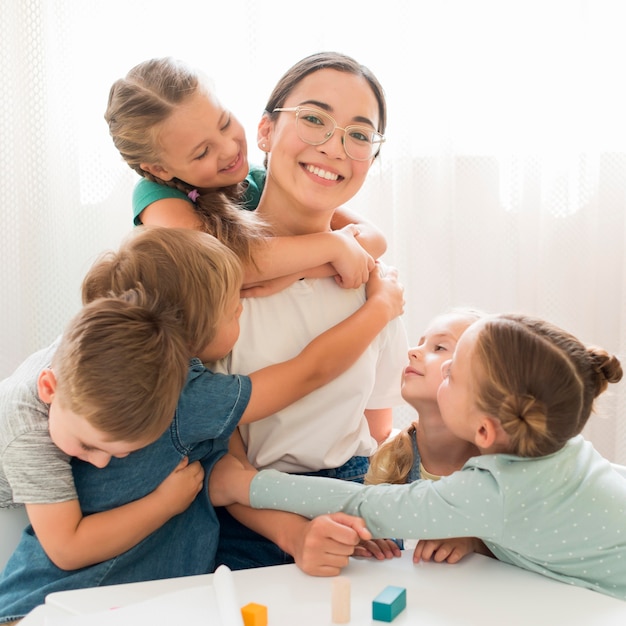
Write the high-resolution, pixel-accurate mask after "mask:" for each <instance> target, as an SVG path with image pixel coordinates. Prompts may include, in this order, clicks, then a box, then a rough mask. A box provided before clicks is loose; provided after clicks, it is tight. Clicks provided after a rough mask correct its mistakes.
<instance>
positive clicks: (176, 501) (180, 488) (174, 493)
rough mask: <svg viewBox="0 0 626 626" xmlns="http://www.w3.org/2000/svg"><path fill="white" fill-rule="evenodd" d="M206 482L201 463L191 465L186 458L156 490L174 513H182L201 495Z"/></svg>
mask: <svg viewBox="0 0 626 626" xmlns="http://www.w3.org/2000/svg"><path fill="white" fill-rule="evenodd" d="M203 482H204V468H203V467H202V465H200V461H194V462H193V463H191V464H190V463H189V459H187V457H185V458H184V459H183V460H182V461H181V462H180V463H179V464H178V465H177V466H176V468H175V469H174V471H173V472H172V473H171V474H170V475H169V476H168V477H167V478H166V479H165V480H164V481H163V482H162V483H161V484H160V485H159V486H158V487H157V488H156V489H155V494H156V495H158V496H159V497H160V498H161V499H162V500H163V501H164V502H165V503H166V506H167V507H168V510H170V511H172V512H173V515H177V514H178V513H182V512H183V511H185V510H186V509H187V507H188V506H189V505H190V504H191V503H192V502H193V500H194V498H195V497H196V496H197V495H198V493H200V489H202V483H203Z"/></svg>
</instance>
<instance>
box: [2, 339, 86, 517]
mask: <svg viewBox="0 0 626 626" xmlns="http://www.w3.org/2000/svg"><path fill="white" fill-rule="evenodd" d="M58 342H59V340H58V339H57V340H56V341H55V342H54V343H53V344H52V345H51V346H49V347H48V348H45V349H43V350H40V351H39V352H36V353H35V354H32V355H31V356H29V357H28V358H27V359H26V360H25V361H24V363H22V364H21V365H20V366H19V367H18V368H17V369H16V370H15V372H14V373H13V374H12V375H11V376H9V377H8V378H5V379H4V380H3V381H2V382H0V507H4V508H6V507H14V506H18V505H19V504H48V503H56V502H66V501H68V500H76V499H77V497H78V496H77V495H76V489H75V487H74V479H73V477H72V468H71V466H70V457H69V456H68V455H66V454H65V453H64V452H62V451H61V450H60V449H59V448H57V446H55V445H54V443H52V440H51V439H50V434H49V432H48V405H47V404H45V403H44V402H42V401H41V400H40V399H39V395H38V393H37V379H38V377H39V373H40V372H41V370H43V369H44V368H46V367H50V362H51V360H52V355H53V354H54V351H55V350H56V347H57V345H58Z"/></svg>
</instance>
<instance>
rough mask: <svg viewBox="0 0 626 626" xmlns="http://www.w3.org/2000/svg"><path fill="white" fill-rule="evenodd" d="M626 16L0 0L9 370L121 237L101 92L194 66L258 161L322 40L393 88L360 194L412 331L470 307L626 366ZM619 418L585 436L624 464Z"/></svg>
mask: <svg viewBox="0 0 626 626" xmlns="http://www.w3.org/2000/svg"><path fill="white" fill-rule="evenodd" d="M625 18H626V8H624V3H623V2H622V1H621V0H614V1H611V0H593V2H590V1H584V0H539V1H537V0H524V1H519V2H518V1H514V0H437V1H436V2H433V1H432V0H387V1H386V2H383V3H381V2H374V1H372V0H339V1H337V0H332V1H329V0H316V2H314V3H294V2H287V1H285V2H282V1H278V0H265V1H264V2H258V1H257V0H229V2H224V3H213V2H209V1H205V2H199V1H197V0H194V1H190V0H178V1H177V2H175V3H172V2H171V0H167V1H166V0H151V1H144V0H139V1H135V2H133V1H132V0H107V1H106V2H102V1H100V0H0V81H1V83H0V84H1V87H0V89H1V90H2V91H1V100H0V217H1V225H2V229H1V231H0V289H1V293H2V307H1V323H0V342H1V352H0V377H4V376H6V375H8V374H9V373H10V372H11V371H12V370H13V369H14V368H15V367H16V366H17V365H18V364H19V362H20V361H21V360H22V359H23V358H24V357H25V356H26V355H28V354H29V353H31V352H32V351H34V350H36V349H38V348H40V347H43V346H44V345H46V344H47V343H49V342H50V341H52V339H53V338H54V337H55V336H56V335H57V334H58V333H59V332H60V331H61V330H62V328H63V326H64V324H65V323H66V321H67V320H68V319H69V317H70V316H71V315H72V314H73V313H74V312H75V311H76V310H77V308H78V306H79V300H80V298H79V287H80V281H81V279H82V276H83V275H84V273H85V271H86V270H87V268H88V267H89V265H90V264H91V263H92V261H93V260H94V259H95V258H96V256H97V255H98V254H99V253H100V252H101V251H103V250H105V249H108V248H112V247H116V246H117V244H118V243H119V241H120V239H121V238H122V237H123V236H124V235H125V234H126V233H127V232H128V231H129V230H130V228H131V210H130V194H131V190H132V186H133V184H134V182H135V175H134V174H133V173H132V172H131V170H130V169H129V168H128V167H127V166H126V165H125V164H124V163H123V162H122V161H121V159H120V157H119V155H118V154H117V153H116V151H115V149H114V147H113V145H112V142H111V140H110V138H109V136H108V132H107V128H106V124H105V122H104V120H103V113H104V109H105V106H106V100H107V96H108V90H109V87H110V85H111V83H112V82H113V81H114V80H115V79H116V78H118V77H120V76H122V75H124V74H125V73H126V71H127V70H128V69H130V67H132V66H133V65H135V64H136V63H138V62H140V61H142V60H144V59H147V58H150V57H153V56H163V55H172V56H175V57H179V58H182V59H184V60H187V61H189V62H191V63H193V64H195V65H198V66H200V67H202V68H203V69H204V70H205V71H206V72H207V73H208V74H209V75H211V76H212V77H213V78H214V80H215V82H216V85H217V88H218V92H219V94H220V96H221V98H222V100H223V102H224V103H225V104H226V105H227V106H229V107H230V108H231V109H232V110H233V111H234V112H235V114H236V115H237V116H238V117H239V118H240V119H241V120H242V122H243V123H244V125H245V127H246V129H247V132H248V137H249V146H250V157H251V160H252V161H256V162H260V160H261V154H260V153H259V152H258V151H257V149H256V146H255V144H256V141H255V136H256V122H257V120H258V118H259V116H260V114H261V112H262V109H263V105H264V103H265V100H266V98H267V96H268V94H269V92H270V90H271V88H272V87H273V85H274V83H275V81H276V80H277V79H278V77H279V76H280V75H281V74H282V72H283V71H284V70H286V69H287V68H288V67H289V66H290V65H291V64H292V63H294V62H295V61H296V60H298V59H299V58H301V57H303V56H305V55H307V54H309V53H311V52H314V51H317V50H322V49H333V50H339V51H342V52H346V53H348V54H350V55H352V56H354V57H355V58H357V59H358V60H359V61H360V62H362V63H364V64H366V65H368V66H369V67H370V68H371V69H372V70H374V72H375V73H376V74H377V75H378V77H379V78H380V80H381V82H382V83H383V85H384V86H385V89H386V93H387V98H388V104H389V125H388V130H387V136H388V141H387V143H386V144H385V146H384V148H383V154H382V156H381V158H380V159H379V160H378V162H377V163H375V165H374V166H373V168H372V170H371V172H370V176H369V180H368V182H367V184H366V186H365V188H364V189H363V190H362V192H361V193H360V194H359V196H358V197H357V198H355V200H354V201H353V203H352V205H353V208H355V209H357V210H359V211H361V212H362V213H363V214H364V215H366V216H367V217H368V218H369V219H371V220H372V221H374V222H375V223H377V224H378V225H379V226H380V227H381V228H382V229H383V231H384V232H385V233H386V235H387V238H388V242H389V251H388V253H387V255H386V260H387V261H388V262H390V263H393V264H394V265H397V266H398V267H399V269H400V272H401V275H402V279H403V282H404V283H405V286H406V293H407V312H406V315H405V320H406V325H407V329H408V333H409V336H410V339H411V341H412V342H415V341H416V340H417V338H418V337H419V336H420V334H421V332H422V331H423V329H424V328H425V326H426V324H427V323H428V321H429V320H430V319H431V318H432V317H433V316H435V315H436V314H438V313H439V312H441V311H443V310H445V309H447V308H448V307H450V306H458V305H472V306H476V307H480V308H482V309H486V310H489V311H504V310H518V311H520V310H521V311H526V312H529V313H532V314H537V315H541V316H544V317H546V318H548V319H550V320H551V321H554V322H556V323H558V324H560V325H562V326H564V327H565V328H567V329H568V330H571V331H572V332H574V333H575V334H577V335H578V336H580V337H581V338H582V339H583V340H585V341H587V342H590V343H597V344H599V345H601V346H603V347H605V348H607V349H608V350H610V351H612V352H614V353H616V354H618V355H621V356H622V357H624V356H626V259H625V258H624V250H625V245H624V244H625V238H626V217H625V216H626V124H625V123H624V120H623V117H624V111H626V106H625V104H626V102H625V100H626V97H625V94H624V89H623V83H624V72H623V60H624V59H625V58H626V38H625V37H624V36H623V27H624V23H626V22H625ZM104 391H105V392H106V390H104ZM129 392H131V393H132V390H129ZM625 413H626V383H620V384H618V385H614V386H612V388H610V390H609V392H607V393H606V394H604V396H603V397H602V398H601V400H600V402H599V403H598V405H597V412H596V415H595V416H594V417H593V418H592V420H591V422H590V423H589V425H588V427H587V429H586V431H585V434H586V435H587V436H588V437H589V438H590V439H591V440H592V441H593V442H594V444H595V445H596V447H597V448H598V449H599V450H600V451H601V452H602V453H603V454H604V455H605V456H607V457H608V458H610V459H611V460H613V461H616V462H619V463H626V419H625ZM411 418H412V414H411V411H410V410H408V409H402V410H399V411H398V412H397V415H396V422H397V425H398V426H402V425H404V424H405V423H406V422H407V421H409V420H410V419H411Z"/></svg>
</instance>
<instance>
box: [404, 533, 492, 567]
mask: <svg viewBox="0 0 626 626" xmlns="http://www.w3.org/2000/svg"><path fill="white" fill-rule="evenodd" d="M480 544H482V542H481V541H480V540H479V539H475V538H474V537H454V538H452V539H420V541H418V542H417V545H416V546H415V551H414V552H413V563H418V562H419V561H420V560H422V561H430V560H431V559H432V560H433V561H435V562H436V563H442V562H443V561H446V562H447V563H458V562H459V561H460V560H461V559H462V558H463V557H464V556H465V555H466V554H471V553H472V552H479V549H478V548H479V545H480Z"/></svg>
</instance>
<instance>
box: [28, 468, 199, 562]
mask: <svg viewBox="0 0 626 626" xmlns="http://www.w3.org/2000/svg"><path fill="white" fill-rule="evenodd" d="M203 479H204V470H203V468H202V466H201V465H200V463H199V462H198V461H196V462H195V463H191V464H190V465H188V464H187V461H186V460H184V461H182V462H181V463H180V464H179V466H178V467H177V468H176V469H175V470H174V471H173V472H172V473H171V474H170V475H169V476H168V477H167V478H166V479H165V480H164V481H163V482H162V483H161V484H160V485H159V486H158V487H157V488H156V489H155V490H154V491H153V492H152V493H149V494H148V495H147V496H145V497H143V498H141V499H139V500H135V501H134V502H130V503H129V504H125V505H123V506H120V507H117V508H115V509H111V510H109V511H103V512H102V513H94V514H93V515H87V516H83V514H82V511H81V509H80V504H79V502H78V500H70V501H68V502H61V503H55V504H27V505H26V512H27V513H28V517H29V519H30V523H31V524H32V526H33V529H34V530H35V533H36V535H37V537H38V539H39V541H40V542H41V545H42V547H43V549H44V551H45V552H46V554H47V555H48V557H49V558H50V560H51V561H52V562H53V563H54V564H55V565H56V566H57V567H59V568H60V569H63V570H73V569H79V568H81V567H87V566H89V565H93V564H95V563H100V562H101V561H106V560H108V559H111V558H113V557H115V556H117V555H119V554H121V553H122V552H125V551H126V550H129V549H130V548H132V547H133V546H135V545H137V544H138V543H139V542H140V541H142V540H143V539H145V538H146V537H147V536H148V535H149V534H150V533H152V532H154V531H155V530H157V529H158V528H160V527H161V526H162V525H163V524H164V523H165V522H167V521H168V520H169V519H170V518H172V517H174V515H177V514H178V513H182V512H183V511H184V510H185V509H186V508H187V507H188V506H189V505H190V504H191V503H192V502H193V500H194V498H195V497H196V495H197V494H198V493H199V491H200V489H202V484H203Z"/></svg>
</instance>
